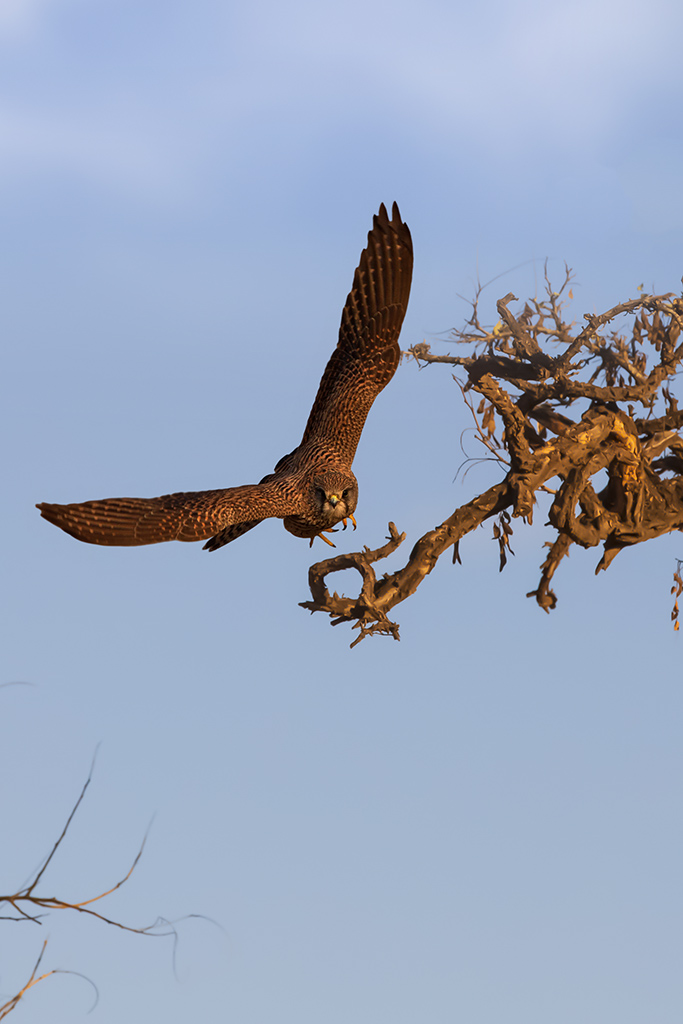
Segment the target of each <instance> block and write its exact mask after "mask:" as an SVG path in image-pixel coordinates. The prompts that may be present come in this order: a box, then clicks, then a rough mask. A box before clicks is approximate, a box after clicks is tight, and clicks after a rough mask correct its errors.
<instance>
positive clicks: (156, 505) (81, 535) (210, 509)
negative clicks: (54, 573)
mask: <svg viewBox="0 0 683 1024" xmlns="http://www.w3.org/2000/svg"><path fill="white" fill-rule="evenodd" d="M299 505H300V502H299V501H297V500H296V497H295V496H293V494H292V493H290V490H289V488H287V487H286V486H284V487H283V486H282V485H281V484H280V483H278V482H274V483H267V484H247V485H245V486H244V487H229V488H227V489H224V490H219V491H191V492H188V493H182V492H181V493H179V494H164V495H162V496H161V497H160V498H105V499H104V500H102V501H84V502H82V503H81V504H78V505H50V504H47V503H43V504H42V505H37V506H36V508H38V509H40V514H41V516H42V517H43V518H44V519H47V521H48V522H50V523H54V525H55V526H59V528H60V529H62V530H64V531H65V533H68V534H70V535H71V536H72V537H75V538H76V539H77V540H82V541H85V542H86V543H88V544H106V545H113V546H116V547H133V546H135V545H139V544H159V543H161V542H162V541H167V540H184V541H193V540H207V539H208V538H214V537H215V536H216V535H218V537H216V539H219V538H220V536H221V535H225V537H226V539H225V540H222V541H220V542H219V543H218V544H215V545H213V547H220V546H221V544H227V543H228V541H229V540H233V539H234V538H235V537H237V536H239V535H240V534H241V533H246V531H247V530H249V529H251V528H252V526H255V525H256V523H257V522H260V520H262V519H268V518H270V517H278V518H284V517H285V516H288V515H292V514H296V512H297V511H299V510H300V509H299ZM208 546H209V545H207V547H208Z"/></svg>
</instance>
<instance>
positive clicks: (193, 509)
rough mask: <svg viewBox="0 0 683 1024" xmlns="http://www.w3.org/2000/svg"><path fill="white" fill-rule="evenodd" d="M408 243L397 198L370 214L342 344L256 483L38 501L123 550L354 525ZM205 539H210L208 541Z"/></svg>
mask: <svg viewBox="0 0 683 1024" xmlns="http://www.w3.org/2000/svg"><path fill="white" fill-rule="evenodd" d="M412 273H413V246H412V241H411V237H410V231H409V230H408V226H407V224H404V223H403V221H402V220H401V215H400V213H399V209H398V206H397V205H396V203H394V206H393V209H392V217H391V220H389V217H388V215H387V211H386V209H385V207H384V204H382V205H381V206H380V208H379V213H378V214H377V215H376V216H375V217H373V226H372V231H370V232H369V233H368V245H367V248H366V249H364V250H363V252H362V253H361V257H360V263H359V264H358V268H357V270H356V273H355V274H354V278H353V287H352V289H351V291H350V293H349V296H348V298H347V300H346V305H345V306H344V311H343V313H342V319H341V326H340V328H339V341H338V343H337V347H336V348H335V350H334V352H333V353H332V357H331V358H330V361H329V362H328V364H327V367H326V369H325V372H324V374H323V377H322V380H321V381H320V386H319V388H318V394H317V395H316V399H315V402H314V403H313V408H312V409H311V414H310V416H309V417H308V423H307V424H306V429H305V430H304V436H303V438H302V441H301V444H300V445H299V447H298V448H295V450H294V451H293V452H290V454H289V455H285V456H284V457H283V458H281V459H280V461H279V462H278V464H277V465H276V467H275V469H274V471H273V472H272V473H270V474H269V475H268V476H265V477H264V478H263V480H261V482H260V483H258V484H246V485H244V486H242V487H228V488H225V489H224V490H217V491H192V492H186V493H185V492H181V493H179V494H165V495H163V496H162V497H160V498H105V499H103V500H102V501H84V502H82V503H81V504H75V505H51V504H48V503H43V504H41V505H37V506H36V508H38V509H40V514H41V515H42V516H43V518H44V519H47V520H48V522H50V523H54V525H55V526H59V527H60V529H62V530H64V531H65V532H66V533H69V534H71V536H72V537H76V539H77V540H82V541H86V542H87V543H88V544H108V545H118V546H122V547H127V546H132V545H136V544H158V543H159V542H160V541H166V540H185V541H196V540H206V544H205V545H204V547H205V548H207V549H208V550H209V551H215V550H216V549H217V548H220V547H222V546H223V545H224V544H229V543H230V541H232V540H235V538H236V537H240V536H241V535H242V534H243V533H246V532H247V530H251V529H252V528H253V527H254V526H258V524H259V523H260V522H262V521H263V520H264V519H269V518H272V517H275V518H277V519H282V520H283V522H284V527H285V529H286V530H289V532H290V533H293V534H294V535H295V536H296V537H310V538H311V544H312V543H313V539H314V538H315V537H321V538H322V539H323V540H324V541H326V542H327V543H328V544H331V541H329V540H328V539H327V537H325V536H323V532H322V531H328V532H332V528H333V527H334V526H335V525H336V524H337V523H339V522H342V523H343V525H344V528H346V521H347V519H349V520H351V522H352V523H353V525H354V528H355V525H356V521H355V519H354V518H353V513H354V511H355V509H356V503H357V501H358V483H357V481H356V478H355V476H354V475H353V473H352V472H351V464H352V462H353V458H354V455H355V454H356V448H357V447H358V442H359V440H360V435H361V431H362V430H363V425H364V424H365V420H366V417H367V415H368V412H369V411H370V406H371V405H372V403H373V402H374V400H375V398H376V397H377V395H378V394H379V393H380V391H382V389H383V388H384V387H386V385H387V384H388V383H389V381H390V380H391V378H392V377H393V376H394V373H395V372H396V367H397V366H398V363H399V358H400V349H399V347H398V337H399V334H400V331H401V325H402V323H403V318H404V316H405V312H406V307H407V305H408V297H409V295H410V282H411V278H412ZM207 538H208V540H207Z"/></svg>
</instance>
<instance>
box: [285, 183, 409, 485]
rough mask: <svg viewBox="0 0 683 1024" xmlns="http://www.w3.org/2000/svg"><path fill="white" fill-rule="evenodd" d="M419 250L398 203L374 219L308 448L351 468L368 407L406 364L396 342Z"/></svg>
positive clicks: (313, 418)
mask: <svg viewBox="0 0 683 1024" xmlns="http://www.w3.org/2000/svg"><path fill="white" fill-rule="evenodd" d="M412 273H413V246H412V241H411V237H410V231H409V230H408V226H407V225H406V224H404V223H403V221H402V220H401V215H400V213H399V209H398V206H397V205H396V203H394V206H393V209H392V219H391V220H389V217H388V215H387V211H386V209H385V207H384V204H382V206H380V210H379V214H377V215H376V216H375V217H374V218H373V227H372V231H370V232H369V234H368V245H367V248H366V249H364V250H363V252H362V254H361V258H360V263H359V265H358V268H357V269H356V273H355V275H354V278H353V287H352V289H351V291H350V293H349V296H348V298H347V300H346V306H345V307H344V311H343V313H342V320H341V326H340V328H339V342H338V344H337V347H336V349H335V350H334V352H333V353H332V357H331V359H330V361H329V363H328V364H327V367H326V369H325V373H324V374H323V377H322V380H321V381H320V387H319V388H318V394H317V396H316V399H315V402H314V403H313V408H312V410H311V414H310V416H309V419H308V423H307V424H306V430H305V431H304V436H303V440H302V442H301V444H302V447H305V446H306V445H307V444H309V443H310V444H312V445H313V446H315V445H316V444H322V445H323V446H325V447H328V446H332V447H333V448H334V449H335V450H336V451H337V453H338V455H339V457H340V459H341V460H342V462H343V463H344V464H345V465H347V466H349V467H350V466H351V463H352V462H353V457H354V455H355V453H356V448H357V446H358V442H359V440H360V436H361V432H362V430H363V426H364V424H365V420H366V417H367V415H368V412H369V411H370V407H371V405H372V403H373V402H374V400H375V398H376V397H377V395H378V394H379V393H380V391H381V390H382V389H383V388H384V387H386V385H387V384H388V383H389V381H390V380H391V378H392V377H393V375H394V373H395V372H396V368H397V366H398V363H399V359H400V354H401V353H400V349H399V347H398V337H399V334H400V333H401V325H402V324H403V318H404V316H405V312H406V308H407V306H408V298H409V296H410V283H411V279H412Z"/></svg>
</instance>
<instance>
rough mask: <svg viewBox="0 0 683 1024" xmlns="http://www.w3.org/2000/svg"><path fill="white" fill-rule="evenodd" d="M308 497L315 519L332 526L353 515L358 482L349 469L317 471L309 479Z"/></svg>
mask: <svg viewBox="0 0 683 1024" xmlns="http://www.w3.org/2000/svg"><path fill="white" fill-rule="evenodd" d="M310 499H311V502H312V504H313V507H314V509H315V517H316V520H318V521H324V522H325V523H326V524H329V525H330V526H334V524H335V523H339V522H341V520H342V519H348V518H349V516H351V515H353V513H354V511H355V509H356V504H357V502H358V482H357V480H356V478H355V476H354V475H353V473H352V472H351V471H350V470H335V469H330V470H325V471H324V472H318V473H316V475H315V477H313V479H312V481H311V485H310Z"/></svg>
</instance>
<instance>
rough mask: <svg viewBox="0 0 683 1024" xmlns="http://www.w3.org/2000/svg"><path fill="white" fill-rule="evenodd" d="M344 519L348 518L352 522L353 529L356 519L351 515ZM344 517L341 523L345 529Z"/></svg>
mask: <svg viewBox="0 0 683 1024" xmlns="http://www.w3.org/2000/svg"><path fill="white" fill-rule="evenodd" d="M346 519H350V520H351V522H352V523H353V528H354V530H355V529H356V525H357V523H356V520H355V519H354V518H353V516H347V517H346ZM346 519H342V525H343V527H344V529H346Z"/></svg>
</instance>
